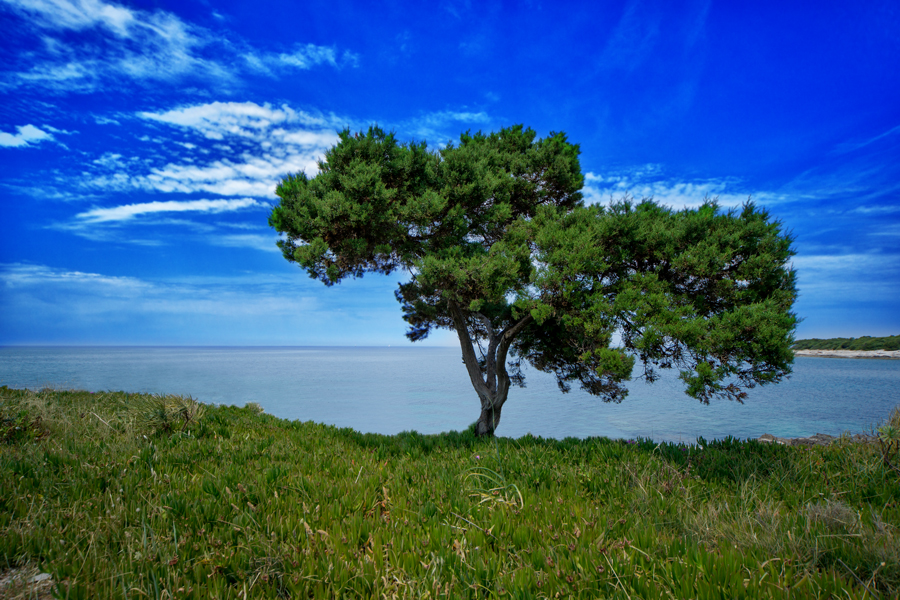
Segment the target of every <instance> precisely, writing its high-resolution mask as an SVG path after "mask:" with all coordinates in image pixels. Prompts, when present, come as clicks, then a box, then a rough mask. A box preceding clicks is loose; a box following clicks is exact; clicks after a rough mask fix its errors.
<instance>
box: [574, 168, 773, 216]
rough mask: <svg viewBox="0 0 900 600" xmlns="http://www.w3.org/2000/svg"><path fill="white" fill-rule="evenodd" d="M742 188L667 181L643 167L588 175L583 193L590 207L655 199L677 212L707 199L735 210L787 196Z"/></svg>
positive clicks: (655, 170) (723, 182) (732, 182)
mask: <svg viewBox="0 0 900 600" xmlns="http://www.w3.org/2000/svg"><path fill="white" fill-rule="evenodd" d="M742 187H743V186H742V185H741V184H740V183H739V182H738V181H735V180H733V179H703V180H697V181H678V180H673V179H671V178H668V177H666V176H665V175H664V174H663V172H662V169H661V168H660V167H659V166H658V165H643V166H639V167H634V168H632V169H630V170H628V171H624V172H614V173H611V174H609V175H598V174H596V173H593V172H588V173H586V174H585V185H584V189H583V190H582V193H583V194H584V197H585V202H586V203H587V204H598V203H599V204H602V203H606V202H608V201H609V200H610V199H613V200H619V199H621V198H623V197H625V196H629V197H631V198H634V199H636V200H640V199H642V198H653V199H654V200H655V201H656V202H657V203H659V204H662V205H664V206H669V207H671V208H674V209H682V208H696V207H698V206H701V205H702V204H703V202H704V201H705V199H707V198H709V199H713V198H717V199H718V202H719V206H722V207H725V208H734V207H738V206H741V205H742V204H743V203H744V202H746V201H747V199H748V198H750V199H752V200H753V201H754V202H756V203H758V204H773V203H776V202H780V201H783V200H785V199H786V196H784V195H781V194H776V193H773V192H768V191H755V192H752V197H751V192H750V191H743V190H741V189H740V188H742Z"/></svg>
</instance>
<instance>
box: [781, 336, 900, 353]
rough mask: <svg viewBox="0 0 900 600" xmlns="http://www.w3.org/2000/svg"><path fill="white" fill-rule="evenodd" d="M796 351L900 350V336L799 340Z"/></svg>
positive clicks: (795, 345) (795, 346)
mask: <svg viewBox="0 0 900 600" xmlns="http://www.w3.org/2000/svg"><path fill="white" fill-rule="evenodd" d="M791 347H792V348H793V349H794V350H857V351H859V350H900V335H889V336H886V337H869V336H866V335H864V336H862V337H858V338H831V339H827V340H821V339H818V338H813V339H810V340H797V341H796V342H794V345H793V346H791Z"/></svg>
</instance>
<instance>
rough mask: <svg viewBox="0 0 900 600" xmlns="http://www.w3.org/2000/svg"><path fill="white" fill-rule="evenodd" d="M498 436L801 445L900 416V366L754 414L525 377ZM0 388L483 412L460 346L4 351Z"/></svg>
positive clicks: (810, 369)
mask: <svg viewBox="0 0 900 600" xmlns="http://www.w3.org/2000/svg"><path fill="white" fill-rule="evenodd" d="M526 377H527V387H526V388H525V389H520V388H513V389H512V390H511V391H510V395H509V400H508V401H507V403H506V405H505V406H504V408H503V418H502V421H501V423H500V427H499V428H498V431H497V433H498V434H499V435H504V436H510V437H519V436H522V435H524V434H525V433H532V434H533V435H538V436H542V437H552V438H557V439H561V438H565V437H570V436H571V437H580V438H584V437H589V436H608V437H613V438H637V437H647V438H652V439H655V440H667V441H684V442H693V441H694V440H696V439H697V437H699V436H702V437H705V438H706V439H720V438H723V437H725V436H728V435H731V436H734V437H738V438H749V437H758V436H760V435H761V434H763V433H771V434H774V435H777V436H785V437H796V436H807V435H812V434H814V433H827V434H831V435H839V434H840V433H842V432H844V431H850V432H854V433H856V432H862V431H867V430H869V429H870V428H871V427H872V426H873V425H875V424H877V423H878V422H880V421H882V420H883V419H885V418H886V417H887V416H888V414H889V413H890V411H891V409H892V408H893V407H894V406H896V405H897V404H900V392H898V390H900V361H897V360H853V359H838V358H813V357H798V358H797V359H796V363H795V365H794V374H793V376H792V377H791V379H790V380H787V381H785V382H782V383H781V384H778V385H772V386H767V387H761V388H756V389H754V390H751V391H750V396H749V398H748V399H747V400H746V401H745V403H744V404H743V405H742V404H738V403H735V402H728V401H713V402H712V403H711V404H710V405H709V406H705V405H702V404H700V403H699V402H698V401H696V400H694V399H692V398H689V397H688V396H686V395H685V394H684V393H683V391H682V390H683V388H682V387H681V382H680V381H678V379H677V374H671V373H670V374H667V376H665V377H663V378H662V379H661V380H660V381H657V382H656V383H654V384H652V385H648V384H645V383H642V382H634V383H633V384H631V385H630V386H629V390H630V394H629V396H628V397H627V398H626V399H625V401H624V402H622V403H621V404H606V403H604V402H601V401H599V400H598V399H597V398H594V397H592V396H590V395H588V394H586V393H584V392H582V391H580V390H575V389H573V391H572V392H571V393H569V394H563V393H561V392H560V391H559V388H558V387H557V386H556V382H555V380H554V379H553V378H552V377H550V376H548V375H546V374H543V373H539V372H535V371H534V370H529V371H526ZM0 385H8V386H10V387H28V388H41V387H48V386H49V387H56V388H74V389H86V390H91V391H101V390H116V391H118V390H124V391H129V392H153V393H165V394H182V395H190V396H193V397H194V398H196V399H198V400H200V401H203V402H210V403H219V404H235V405H239V406H243V405H244V404H246V403H247V402H258V403H259V404H260V405H262V406H263V408H264V409H265V410H266V412H268V413H270V414H272V415H275V416H278V417H283V418H286V419H298V420H303V421H309V420H311V421H316V422H322V423H328V424H333V425H337V426H340V427H352V428H354V429H357V430H359V431H364V432H375V433H385V434H393V433H398V432H400V431H408V430H416V431H419V432H421V433H437V432H441V431H447V430H451V429H457V430H458V429H464V428H465V427H467V426H468V425H469V424H470V423H472V422H473V421H474V420H475V419H476V418H477V416H478V401H477V398H476V396H475V392H474V391H473V390H472V387H471V384H470V383H469V380H468V376H467V375H466V371H465V367H464V366H463V364H462V360H461V358H460V351H459V349H458V348H434V347H416V346H409V347H402V348H396V347H390V348H335V347H327V348H286V347H277V348H184V347H178V348H162V347H125V348H123V347H69V348H61V347H47V348H36V347H4V348H0Z"/></svg>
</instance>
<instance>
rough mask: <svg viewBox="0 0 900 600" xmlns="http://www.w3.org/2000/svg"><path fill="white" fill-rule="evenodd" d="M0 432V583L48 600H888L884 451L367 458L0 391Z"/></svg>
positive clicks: (161, 411)
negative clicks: (38, 585) (8, 576)
mask: <svg viewBox="0 0 900 600" xmlns="http://www.w3.org/2000/svg"><path fill="white" fill-rule="evenodd" d="M895 415H896V416H897V417H898V419H900V413H895ZM0 424H2V427H0V489H2V491H3V493H2V494H0V571H4V570H6V571H10V570H13V569H31V571H29V572H36V571H37V570H41V571H44V572H47V573H50V574H51V575H52V576H53V586H54V587H53V591H54V593H55V594H56V595H57V596H58V597H61V598H148V597H149V598H208V597H216V598H357V597H358V598H385V597H389V598H393V597H397V598H445V597H446V598H557V597H560V598H598V597H609V598H632V599H633V598H666V597H668V598H722V597H728V598H806V597H809V598H832V597H837V598H893V597H897V595H898V594H900V539H898V526H900V475H898V473H897V472H896V471H894V470H893V469H892V468H891V467H890V466H889V465H888V464H887V462H886V459H885V456H887V455H885V454H884V453H883V452H882V450H880V449H879V446H878V445H877V444H852V443H850V442H849V441H848V440H844V441H842V442H839V443H837V444H833V445H831V446H828V447H785V446H778V445H766V444H761V443H758V442H755V441H747V442H742V441H738V440H735V439H731V438H728V439H725V440H719V441H713V442H708V443H707V442H705V441H704V440H699V443H698V444H697V445H693V446H682V445H674V444H656V443H654V442H652V441H649V440H637V441H621V440H619V441H614V440H609V439H606V438H592V439H587V440H579V439H565V440H561V441H556V440H547V439H541V438H535V437H530V436H526V437H523V438H520V439H518V440H512V439H506V438H500V439H496V440H479V439H476V438H475V437H474V436H473V434H472V433H471V431H463V432H450V433H445V434H441V435H420V434H417V433H414V432H407V433H401V434H399V435H395V436H381V435H374V434H362V433H359V432H356V431H353V430H349V429H337V428H335V427H331V426H326V425H321V424H315V423H301V422H292V421H285V420H282V419H277V418H275V417H272V416H270V415H266V414H264V413H261V412H260V410H259V407H258V406H248V407H245V408H236V407H229V406H203V405H200V404H198V403H196V402H194V401H193V400H191V399H190V398H179V397H171V396H168V397H162V396H146V395H134V394H125V393H112V392H110V393H98V394H91V393H88V392H78V391H58V390H43V391H39V392H32V391H25V390H12V389H7V388H0ZM895 425H900V423H898V424H895ZM890 456H893V455H890ZM0 594H2V592H0ZM23 597H26V596H23Z"/></svg>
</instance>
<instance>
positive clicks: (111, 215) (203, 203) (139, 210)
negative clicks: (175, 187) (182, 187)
mask: <svg viewBox="0 0 900 600" xmlns="http://www.w3.org/2000/svg"><path fill="white" fill-rule="evenodd" d="M249 206H266V205H265V204H264V203H262V202H259V201H257V200H254V199H252V198H241V199H239V200H180V201H179V200H169V201H166V202H144V203H140V204H125V205H122V206H113V207H109V208H92V209H91V210H88V211H85V212H82V213H79V214H77V215H76V216H75V218H77V219H81V220H82V221H85V222H88V223H104V222H109V221H127V220H130V219H132V218H134V217H135V216H137V215H146V214H154V213H169V212H207V213H221V212H226V211H234V210H240V209H242V208H247V207H249Z"/></svg>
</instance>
